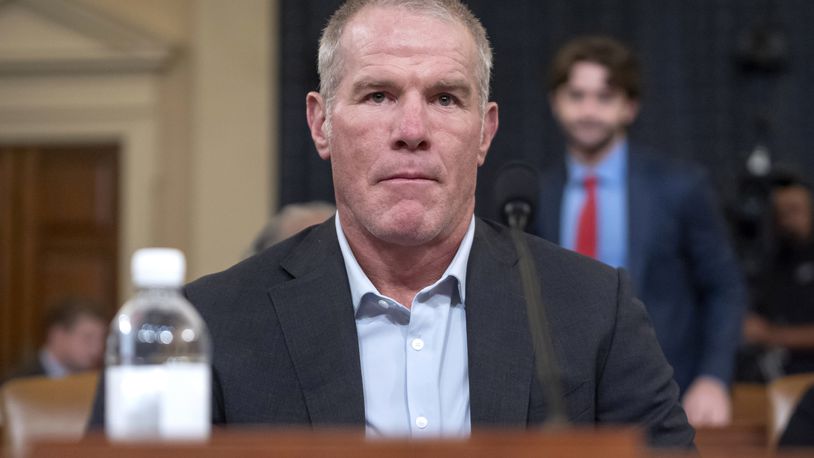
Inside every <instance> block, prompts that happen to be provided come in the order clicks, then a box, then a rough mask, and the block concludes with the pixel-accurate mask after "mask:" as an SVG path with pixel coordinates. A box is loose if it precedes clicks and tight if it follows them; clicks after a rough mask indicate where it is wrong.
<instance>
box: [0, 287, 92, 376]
mask: <svg viewBox="0 0 814 458" xmlns="http://www.w3.org/2000/svg"><path fill="white" fill-rule="evenodd" d="M107 325H108V320H107V318H106V317H105V315H104V314H103V312H102V311H101V309H100V308H99V306H98V305H97V304H96V303H95V302H93V301H90V300H87V299H80V298H69V299H65V300H63V301H61V302H58V303H57V304H56V305H55V306H54V307H52V308H51V309H50V310H49V311H48V312H47V315H46V319H45V344H44V345H43V346H42V348H41V349H40V351H39V353H38V355H37V358H36V359H34V360H32V361H29V362H28V363H26V364H25V365H23V366H22V367H21V368H20V369H19V370H18V371H17V372H15V373H13V375H12V377H11V378H15V377H26V376H38V375H39V376H42V375H44V376H48V377H52V378H57V377H64V376H66V375H71V374H75V373H78V372H83V371H88V370H93V369H98V368H99V367H100V366H101V364H102V354H103V353H104V348H105V337H106V336H107Z"/></svg>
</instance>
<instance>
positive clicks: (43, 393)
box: [0, 371, 99, 456]
mask: <svg viewBox="0 0 814 458" xmlns="http://www.w3.org/2000/svg"><path fill="white" fill-rule="evenodd" d="M98 375H99V374H98V372H96V371H92V372H86V373H83V374H77V375H71V376H68V377H64V378H58V379H52V378H48V377H41V376H38V377H24V378H19V379H12V380H9V381H8V382H6V383H5V384H4V385H3V386H2V387H0V410H2V412H3V414H2V415H3V417H4V419H5V427H4V436H5V437H4V442H5V444H6V447H8V450H9V451H10V452H11V456H20V455H22V454H23V453H25V451H26V449H27V448H28V446H29V444H31V443H32V442H33V441H35V440H39V439H69V440H70V439H80V438H81V437H82V435H83V434H84V431H85V426H86V425H87V422H88V418H89V417H90V411H91V408H92V405H93V398H94V395H95V393H96V383H97V379H98Z"/></svg>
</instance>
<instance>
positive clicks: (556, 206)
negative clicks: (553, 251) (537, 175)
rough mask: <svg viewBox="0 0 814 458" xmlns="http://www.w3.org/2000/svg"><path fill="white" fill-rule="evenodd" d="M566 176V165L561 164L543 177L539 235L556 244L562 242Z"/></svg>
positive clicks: (538, 225) (538, 223)
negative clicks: (561, 221) (561, 232)
mask: <svg viewBox="0 0 814 458" xmlns="http://www.w3.org/2000/svg"><path fill="white" fill-rule="evenodd" d="M566 178H567V177H566V171H565V165H564V164H560V165H558V166H557V167H556V168H554V169H553V170H550V171H549V172H548V173H545V174H544V175H543V176H542V179H541V181H542V186H541V192H540V210H539V214H538V215H537V218H538V222H537V228H538V235H539V236H540V237H542V238H544V239H546V240H548V241H549V242H553V243H556V244H559V243H560V208H561V207H562V194H563V188H564V187H565V181H566Z"/></svg>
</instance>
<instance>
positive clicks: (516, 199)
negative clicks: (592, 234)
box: [495, 162, 568, 427]
mask: <svg viewBox="0 0 814 458" xmlns="http://www.w3.org/2000/svg"><path fill="white" fill-rule="evenodd" d="M495 190H496V196H497V202H498V205H499V206H500V208H499V210H500V214H501V216H502V217H503V221H504V223H506V224H508V225H509V227H510V228H511V238H512V242H513V243H514V247H515V250H516V251H517V255H518V268H519V270H520V280H521V283H522V285H523V295H524V297H525V298H526V301H525V302H526V314H527V316H528V321H529V332H530V333H531V340H532V347H533V349H534V355H535V358H534V361H535V364H534V365H535V374H536V376H537V379H538V380H539V381H540V384H541V385H542V390H543V394H544V396H545V400H546V405H547V407H548V410H549V415H548V418H547V420H546V423H545V424H546V426H548V427H561V426H564V425H567V424H568V416H567V413H566V408H565V400H564V399H563V397H562V386H561V378H560V371H559V364H558V362H557V355H556V354H555V353H554V347H553V345H552V341H551V330H550V324H549V321H548V317H547V315H546V309H545V306H544V304H543V301H542V297H541V295H540V282H539V281H538V278H539V277H538V274H537V268H536V266H535V264H534V260H533V258H532V256H531V252H530V251H529V247H528V244H527V242H526V238H525V234H524V233H523V231H524V229H525V228H526V226H527V225H528V224H529V222H531V220H532V217H533V215H534V210H535V207H536V205H537V194H538V192H539V186H538V175H537V170H536V169H535V168H534V167H532V166H531V165H529V164H526V163H523V162H511V163H509V164H507V165H505V166H504V167H503V168H502V169H501V170H500V172H499V173H498V179H497V183H496V185H495Z"/></svg>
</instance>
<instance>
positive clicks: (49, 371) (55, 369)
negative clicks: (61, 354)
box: [40, 348, 69, 378]
mask: <svg viewBox="0 0 814 458" xmlns="http://www.w3.org/2000/svg"><path fill="white" fill-rule="evenodd" d="M40 363H41V364H42V368H43V369H44V370H45V375H47V376H48V377H52V378H60V377H65V376H66V375H68V373H69V372H68V369H67V368H66V367H65V366H63V365H62V363H60V362H59V360H57V359H56V357H54V355H53V353H51V352H50V351H48V350H47V349H45V348H43V349H42V350H40Z"/></svg>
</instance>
